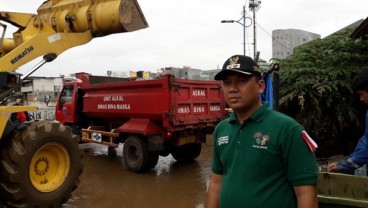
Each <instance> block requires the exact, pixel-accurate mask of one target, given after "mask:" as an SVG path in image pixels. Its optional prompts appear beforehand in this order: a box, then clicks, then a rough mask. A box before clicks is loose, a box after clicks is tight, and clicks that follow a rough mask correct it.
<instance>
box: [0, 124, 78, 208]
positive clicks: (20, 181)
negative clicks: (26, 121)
mask: <svg viewBox="0 0 368 208" xmlns="http://www.w3.org/2000/svg"><path fill="white" fill-rule="evenodd" d="M11 135H12V136H11ZM78 142H79V138H78V137H77V136H75V135H73V134H72V131H71V129H70V128H69V127H66V126H64V125H62V124H60V123H58V122H53V121H40V122H35V123H32V124H31V125H30V126H28V127H27V128H25V129H22V130H15V131H14V132H13V133H12V134H10V135H9V137H8V138H5V139H3V140H1V144H0V155H1V164H0V174H1V175H0V176H1V177H0V193H1V195H0V197H1V201H2V203H4V205H5V206H9V207H60V206H61V204H62V203H64V202H66V201H67V200H68V199H69V198H70V196H71V193H72V191H73V190H75V189H76V188H77V186H78V184H79V175H80V174H81V173H82V171H83V165H82V163H81V159H82V151H81V150H79V145H78Z"/></svg>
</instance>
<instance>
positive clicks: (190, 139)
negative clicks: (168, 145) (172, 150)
mask: <svg viewBox="0 0 368 208" xmlns="http://www.w3.org/2000/svg"><path fill="white" fill-rule="evenodd" d="M189 143H195V136H188V137H182V138H179V139H178V146H180V145H184V144H189Z"/></svg>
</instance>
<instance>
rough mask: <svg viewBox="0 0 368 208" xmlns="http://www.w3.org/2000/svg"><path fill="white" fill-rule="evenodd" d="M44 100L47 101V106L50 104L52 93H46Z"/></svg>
mask: <svg viewBox="0 0 368 208" xmlns="http://www.w3.org/2000/svg"><path fill="white" fill-rule="evenodd" d="M44 101H45V103H46V106H49V102H50V95H45V98H44Z"/></svg>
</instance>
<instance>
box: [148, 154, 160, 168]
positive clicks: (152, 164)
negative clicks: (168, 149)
mask: <svg viewBox="0 0 368 208" xmlns="http://www.w3.org/2000/svg"><path fill="white" fill-rule="evenodd" d="M158 158H159V155H158V153H157V152H151V153H150V159H149V169H151V168H154V167H155V166H156V165H157V162H158Z"/></svg>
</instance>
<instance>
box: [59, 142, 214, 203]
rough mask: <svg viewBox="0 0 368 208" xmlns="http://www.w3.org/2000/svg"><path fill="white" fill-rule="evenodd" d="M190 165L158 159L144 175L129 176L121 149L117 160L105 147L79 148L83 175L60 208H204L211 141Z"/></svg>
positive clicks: (169, 157) (86, 146)
mask: <svg viewBox="0 0 368 208" xmlns="http://www.w3.org/2000/svg"><path fill="white" fill-rule="evenodd" d="M208 140H209V141H207V143H206V144H203V146H202V152H201V154H200V156H199V157H198V158H197V159H196V160H195V161H193V162H190V163H177V162H176V161H175V159H174V158H173V157H172V156H171V155H169V156H167V157H160V159H159V161H158V163H157V165H156V167H155V168H153V169H151V170H150V171H149V172H145V173H133V172H130V171H129V170H128V169H127V168H126V167H125V166H124V164H123V160H122V145H120V146H119V148H118V149H117V151H116V153H117V154H116V156H115V157H111V156H109V155H108V149H107V147H105V146H100V145H92V144H81V148H82V149H83V150H84V152H85V154H84V158H83V164H84V172H83V173H82V175H81V177H80V186H79V187H78V189H77V190H76V191H74V192H73V195H72V198H71V199H70V200H69V201H68V202H67V203H65V204H64V205H63V208H77V207H78V208H79V207H83V208H84V207H86V208H89V207H93V208H99V207H101V208H102V207H103V208H115V207H116V208H152V207H160V208H166V207H167V208H173V207H175V208H192V207H193V208H204V207H206V200H207V188H208V183H209V174H210V165H211V156H212V155H211V154H212V149H211V148H212V141H211V139H210V138H209V139H208Z"/></svg>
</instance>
